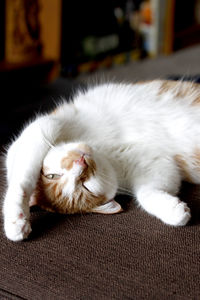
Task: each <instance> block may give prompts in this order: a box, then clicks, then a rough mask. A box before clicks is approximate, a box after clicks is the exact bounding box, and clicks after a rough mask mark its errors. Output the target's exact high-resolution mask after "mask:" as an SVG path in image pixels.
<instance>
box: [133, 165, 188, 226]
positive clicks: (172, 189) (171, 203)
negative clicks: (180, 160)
mask: <svg viewBox="0 0 200 300" xmlns="http://www.w3.org/2000/svg"><path fill="white" fill-rule="evenodd" d="M180 182H181V176H180V174H179V170H178V168H177V167H176V165H175V163H174V161H173V160H170V159H158V160H156V161H155V162H153V163H152V164H151V165H150V166H148V168H147V169H146V170H145V169H143V172H142V173H140V175H138V178H137V179H136V180H135V184H134V193H135V195H136V198H137V201H138V203H139V204H140V205H141V207H142V208H144V209H145V210H146V211H147V212H148V213H150V214H152V215H154V216H156V217H157V218H159V219H161V220H162V221H163V222H164V223H166V224H169V225H173V226H183V225H185V224H186V223H187V222H188V221H189V219H190V217H191V215H190V209H189V208H188V207H187V205H186V203H184V202H182V201H180V199H179V198H178V197H177V196H176V194H177V193H178V190H179V187H180Z"/></svg>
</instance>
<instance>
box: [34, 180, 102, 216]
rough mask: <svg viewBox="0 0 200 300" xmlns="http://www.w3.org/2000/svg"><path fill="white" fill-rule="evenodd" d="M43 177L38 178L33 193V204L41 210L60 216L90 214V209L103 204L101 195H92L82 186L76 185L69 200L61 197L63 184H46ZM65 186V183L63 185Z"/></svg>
mask: <svg viewBox="0 0 200 300" xmlns="http://www.w3.org/2000/svg"><path fill="white" fill-rule="evenodd" d="M47 181H48V180H47V179H46V178H45V177H44V176H42V175H41V176H40V178H39V181H38V183H37V187H36V190H35V192H34V198H35V200H36V201H35V202H36V203H37V205H38V206H40V207H41V208H42V209H45V210H47V211H51V212H58V213H62V214H74V213H80V212H81V213H86V212H91V211H92V208H94V207H96V206H98V205H101V204H103V203H105V201H106V198H105V196H103V195H98V196H96V195H94V194H92V193H91V192H90V191H88V190H87V189H86V188H84V187H83V185H82V184H78V185H77V189H76V190H75V191H74V193H73V195H71V197H70V198H68V197H63V195H62V190H63V187H64V184H63V183H62V184H61V183H60V182H59V181H58V182H56V183H55V182H53V181H52V182H50V185H49V183H48V182H47ZM65 184H66V183H65Z"/></svg>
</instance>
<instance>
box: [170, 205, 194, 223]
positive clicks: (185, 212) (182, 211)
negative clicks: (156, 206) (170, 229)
mask: <svg viewBox="0 0 200 300" xmlns="http://www.w3.org/2000/svg"><path fill="white" fill-rule="evenodd" d="M190 218H191V213H190V209H189V207H188V206H187V204H186V203H184V202H178V203H177V204H176V205H175V206H174V207H173V208H172V209H171V211H170V212H169V213H168V217H167V220H165V221H166V223H168V224H170V225H173V226H184V225H186V224H187V223H188V221H189V220H190Z"/></svg>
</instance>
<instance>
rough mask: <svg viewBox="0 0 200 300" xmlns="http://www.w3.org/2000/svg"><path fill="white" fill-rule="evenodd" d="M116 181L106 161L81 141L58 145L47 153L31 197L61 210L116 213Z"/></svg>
mask: <svg viewBox="0 0 200 300" xmlns="http://www.w3.org/2000/svg"><path fill="white" fill-rule="evenodd" d="M116 192H117V180H116V177H115V174H114V171H113V169H112V166H111V165H109V162H108V161H107V160H106V161H105V159H103V160H102V159H101V158H100V157H98V156H97V155H95V153H93V151H92V149H91V147H89V146H88V145H86V144H84V143H69V144H60V145H58V146H55V147H54V148H52V149H50V151H49V152H48V154H47V155H46V157H45V159H44V162H43V168H42V171H41V175H40V178H39V181H38V184H37V187H36V190H35V192H34V195H33V198H34V200H32V201H33V202H34V204H37V205H39V206H41V207H42V208H44V209H46V210H50V211H55V212H60V213H79V212H98V213H107V214H111V213H117V212H120V211H121V206H120V205H119V204H118V203H117V202H115V201H114V200H113V197H114V196H115V195H116Z"/></svg>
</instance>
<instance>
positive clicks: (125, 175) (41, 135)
mask: <svg viewBox="0 0 200 300" xmlns="http://www.w3.org/2000/svg"><path fill="white" fill-rule="evenodd" d="M6 167H7V181H8V188H7V192H6V195H5V199H4V205H3V214H4V228H5V233H6V236H7V237H8V238H9V239H10V240H13V241H19V240H22V239H24V238H26V237H27V236H28V235H29V233H30V232H31V226H30V222H29V205H28V204H29V201H30V199H31V202H32V203H36V202H37V203H38V204H39V205H40V206H41V207H43V208H45V209H48V210H50V211H58V212H61V213H76V212H99V213H117V212H120V211H121V207H120V205H119V204H118V203H117V202H116V201H115V200H114V197H115V195H116V193H117V192H128V193H132V194H134V195H135V197H136V199H137V202H138V203H139V204H140V206H141V207H142V208H143V209H145V210H146V211H147V212H148V213H150V214H151V215H153V216H156V217H157V218H159V219H160V220H162V221H163V222H164V223H166V224H170V225H174V226H182V225H185V224H186V223H187V222H188V220H189V219H190V210H189V208H188V207H187V205H186V204H185V203H183V202H181V201H180V200H179V198H178V197H177V193H178V191H179V188H180V184H181V180H188V181H191V182H193V183H196V184H198V183H200V88H199V86H198V85H196V84H193V83H189V82H173V81H162V80H157V81H152V82H146V83H138V84H117V83H109V84H102V85H99V86H95V87H91V88H89V89H88V90H87V91H85V92H82V91H79V92H78V93H77V94H76V95H75V96H74V99H73V101H71V102H70V103H63V104H61V105H58V107H57V108H56V109H55V110H54V111H53V113H50V114H46V115H43V116H40V117H37V118H36V120H34V121H33V122H32V123H30V124H29V125H28V126H27V127H26V128H25V129H24V130H23V132H22V133H21V135H20V136H19V137H18V138H17V139H16V141H15V142H13V143H12V144H11V146H10V147H9V149H8V153H7V159H6Z"/></svg>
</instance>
